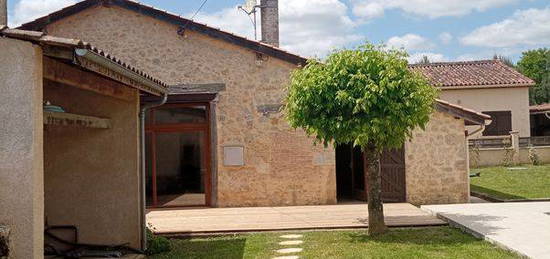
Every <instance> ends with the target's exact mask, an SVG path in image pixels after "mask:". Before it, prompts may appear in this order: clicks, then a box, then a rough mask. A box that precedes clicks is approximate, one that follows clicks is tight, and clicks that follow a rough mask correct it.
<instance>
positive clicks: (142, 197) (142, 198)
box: [139, 94, 168, 252]
mask: <svg viewBox="0 0 550 259" xmlns="http://www.w3.org/2000/svg"><path fill="white" fill-rule="evenodd" d="M167 100H168V94H164V95H163V96H162V99H161V100H160V101H158V102H154V103H148V104H145V105H143V106H142V107H141V110H140V112H139V131H140V145H139V149H140V159H141V167H140V183H141V186H140V188H141V190H140V210H141V211H140V212H141V215H140V216H141V227H142V229H141V249H142V250H143V251H144V252H145V250H147V223H146V218H145V207H146V205H145V201H146V193H145V190H146V187H145V179H146V178H145V174H146V172H145V171H146V161H145V116H146V114H147V111H148V110H149V109H151V108H154V107H158V106H161V105H163V104H165V103H166V101H167Z"/></svg>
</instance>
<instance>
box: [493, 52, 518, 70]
mask: <svg viewBox="0 0 550 259" xmlns="http://www.w3.org/2000/svg"><path fill="white" fill-rule="evenodd" d="M493 59H499V60H500V61H502V63H504V64H506V65H507V66H509V67H512V68H513V67H515V66H514V62H512V60H511V59H510V58H508V57H505V56H502V55H497V54H495V55H494V56H493Z"/></svg>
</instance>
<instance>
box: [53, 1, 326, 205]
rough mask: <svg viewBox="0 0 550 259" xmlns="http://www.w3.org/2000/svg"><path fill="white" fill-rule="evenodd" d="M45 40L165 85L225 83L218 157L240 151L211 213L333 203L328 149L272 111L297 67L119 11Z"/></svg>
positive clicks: (70, 24)
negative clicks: (95, 51)
mask: <svg viewBox="0 0 550 259" xmlns="http://www.w3.org/2000/svg"><path fill="white" fill-rule="evenodd" d="M47 30H48V33H49V34H51V35H57V36H64V37H70V38H80V39H82V40H86V41H89V42H91V43H93V44H95V45H96V46H98V47H99V48H102V49H105V50H107V51H108V52H109V53H111V54H114V55H115V56H117V57H118V58H120V59H122V60H124V61H126V62H129V63H131V64H133V65H135V66H136V67H139V68H142V69H143V70H145V71H146V72H148V73H150V74H152V75H154V76H155V77H157V78H159V79H161V80H163V81H165V82H167V83H169V84H182V83H187V84H200V83H225V84H226V90H225V91H223V92H221V94H220V96H219V100H218V103H217V109H216V125H217V128H216V131H217V146H216V147H214V149H215V150H216V151H217V157H218V158H223V147H224V146H244V154H245V157H244V162H245V165H244V166H241V167H226V166H224V165H223V161H222V160H221V159H218V162H217V165H218V166H217V168H216V169H217V170H214V172H213V174H215V175H213V177H212V178H213V179H217V182H216V183H214V184H213V186H215V187H216V186H217V187H216V188H215V190H214V192H215V193H214V196H217V204H214V205H215V206H220V207H225V206H270V205H303V204H332V203H335V202H336V183H335V181H336V180H335V178H336V177H335V157H334V150H333V149H332V148H328V149H326V148H324V147H323V146H322V145H318V146H314V145H313V140H312V139H311V138H308V137H306V136H305V134H304V133H303V132H302V131H300V130H293V129H290V128H289V126H288V124H287V123H286V121H285V120H284V119H283V117H282V114H281V113H279V112H275V113H267V114H264V113H262V112H261V111H259V108H261V107H265V106H266V105H267V106H269V105H277V104H280V103H281V102H282V101H283V98H284V96H285V91H284V86H285V85H286V84H287V82H288V78H289V73H290V72H291V71H292V70H293V69H295V68H296V66H295V65H293V64H289V63H287V62H284V61H281V60H278V59H276V58H267V57H264V59H262V60H258V59H257V55H256V53H254V52H253V51H250V50H249V49H245V48H242V47H238V46H235V45H232V44H229V43H226V42H223V41H220V40H216V39H213V38H211V37H208V36H205V35H203V34H199V33H195V32H193V31H189V30H188V31H186V32H185V36H179V35H178V34H177V31H178V28H177V27H176V26H174V25H171V24H168V23H165V22H162V21H159V20H156V19H153V18H150V17H145V16H143V15H140V14H137V13H134V12H131V11H128V10H124V9H121V8H119V7H94V8H92V9H89V10H86V11H84V12H81V13H79V14H77V15H74V16H71V17H68V18H65V19H63V20H61V21H58V22H56V23H53V24H51V25H49V26H48V28H47Z"/></svg>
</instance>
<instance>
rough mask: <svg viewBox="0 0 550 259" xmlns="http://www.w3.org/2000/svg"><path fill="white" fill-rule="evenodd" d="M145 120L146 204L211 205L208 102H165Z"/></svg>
mask: <svg viewBox="0 0 550 259" xmlns="http://www.w3.org/2000/svg"><path fill="white" fill-rule="evenodd" d="M146 121H147V125H146V159H147V179H146V192H147V206H149V207H183V206H209V205H210V189H211V188H210V167H209V157H210V147H209V141H208V140H209V128H210V126H209V105H208V104H207V103H188V104H168V105H163V106H161V107H159V108H156V109H153V110H151V111H150V113H149V114H148V117H147V120H146Z"/></svg>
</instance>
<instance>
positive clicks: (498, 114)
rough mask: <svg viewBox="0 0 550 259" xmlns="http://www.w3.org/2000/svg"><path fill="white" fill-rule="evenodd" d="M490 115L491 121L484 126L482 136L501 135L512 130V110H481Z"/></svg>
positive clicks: (507, 133)
mask: <svg viewBox="0 0 550 259" xmlns="http://www.w3.org/2000/svg"><path fill="white" fill-rule="evenodd" d="M483 113H485V114H487V115H490V116H491V119H492V120H493V122H491V124H489V125H487V126H486V127H485V131H483V136H503V135H509V134H510V131H512V112H511V111H492V112H483Z"/></svg>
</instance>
